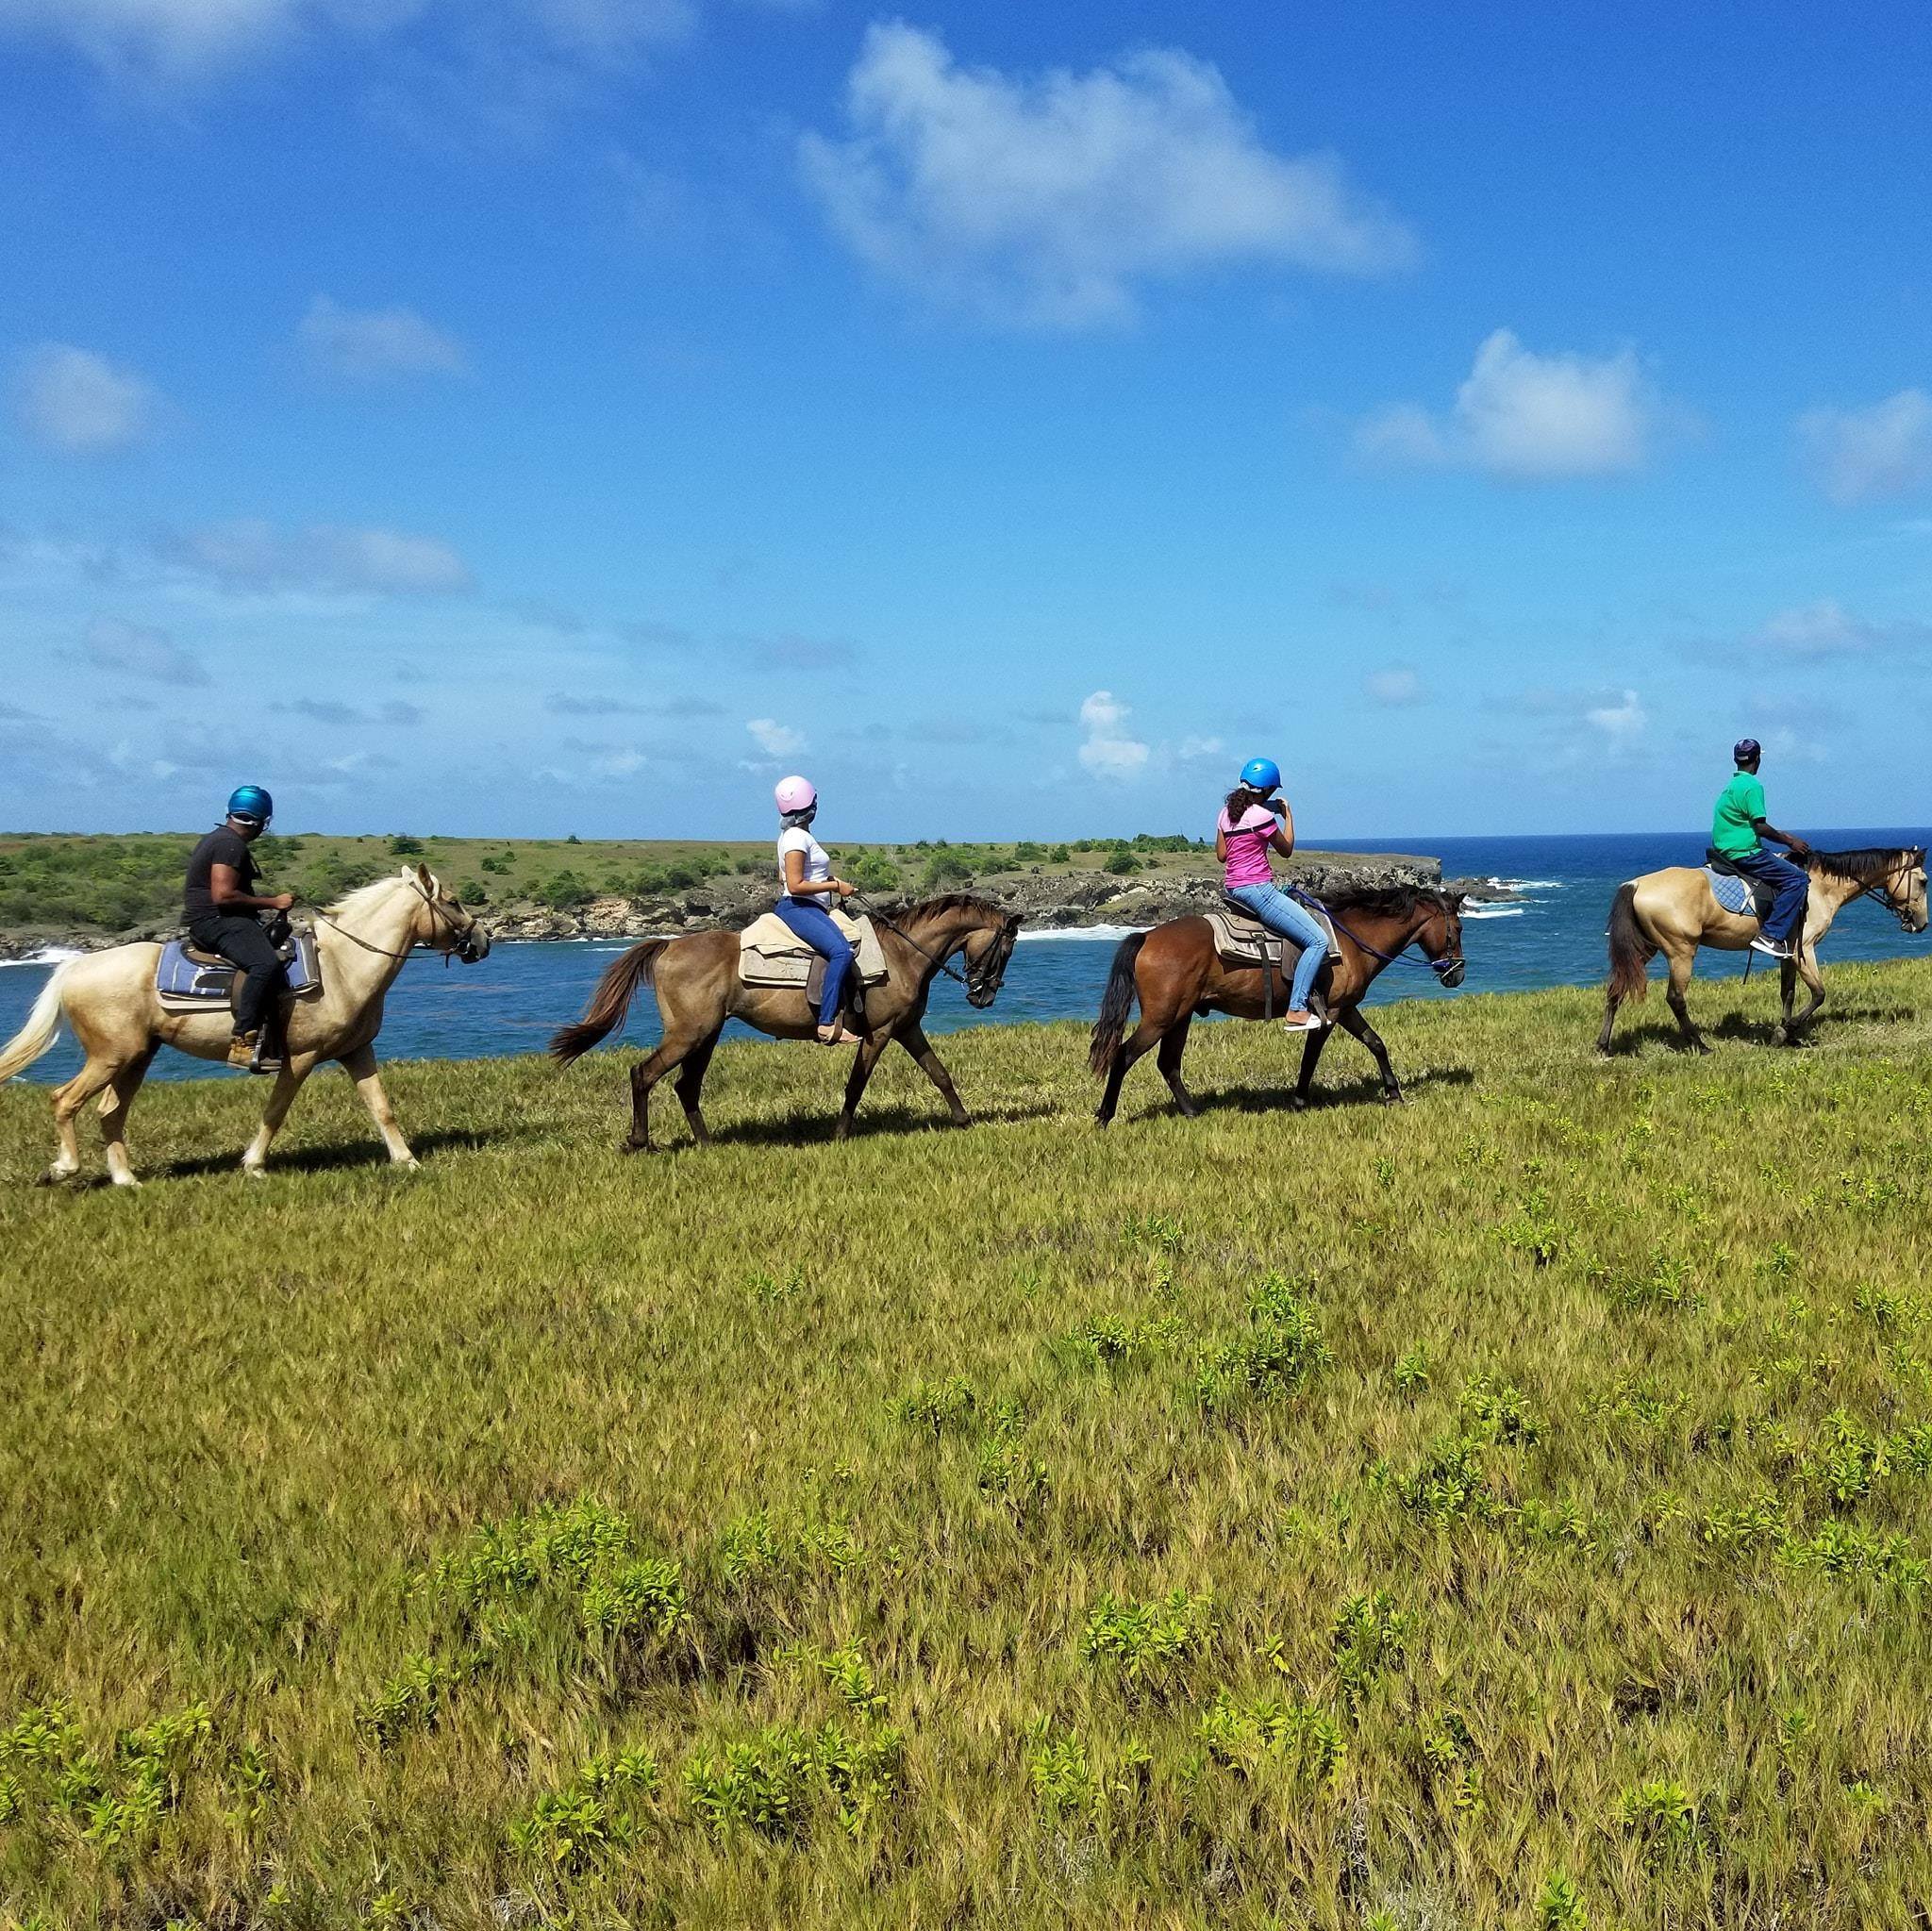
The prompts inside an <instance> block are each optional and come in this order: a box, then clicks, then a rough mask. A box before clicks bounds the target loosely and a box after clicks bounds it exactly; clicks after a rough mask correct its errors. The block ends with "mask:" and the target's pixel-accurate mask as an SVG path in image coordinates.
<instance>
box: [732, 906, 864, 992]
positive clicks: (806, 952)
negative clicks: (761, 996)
mask: <svg viewBox="0 0 1932 1931" xmlns="http://www.w3.org/2000/svg"><path fill="white" fill-rule="evenodd" d="M832 921H833V923H834V924H836V925H837V926H838V927H839V929H840V931H841V932H842V933H844V935H845V937H846V938H847V939H848V940H849V941H851V945H852V950H853V952H854V954H855V955H856V956H855V957H854V959H853V966H854V969H855V971H856V972H857V974H858V983H859V984H860V985H861V986H877V985H881V984H883V983H884V981H885V977H886V955H885V954H884V952H883V951H881V950H880V948H879V935H878V934H877V933H876V932H875V931H874V930H873V924H872V921H871V920H870V919H853V918H848V917H847V916H846V915H845V914H844V913H843V912H834V913H833V914H832ZM817 957H819V954H817V953H816V952H814V951H813V950H812V949H811V947H810V946H809V945H808V944H807V943H806V942H805V941H804V940H803V939H801V938H800V937H799V936H798V934H797V933H796V932H794V931H793V930H792V929H791V926H790V925H788V924H786V923H785V921H784V920H783V919H781V918H780V917H779V916H778V914H777V913H776V912H767V913H765V914H764V916H763V917H762V918H758V919H754V920H753V921H752V922H751V924H749V925H747V926H746V927H745V928H744V930H743V931H742V932H741V933H740V934H739V935H738V976H739V977H740V978H741V980H742V981H743V982H744V983H745V984H746V985H747V986H803V985H804V984H805V983H806V982H807V981H808V979H809V978H810V977H811V966H812V961H813V960H814V959H815V958H817Z"/></svg>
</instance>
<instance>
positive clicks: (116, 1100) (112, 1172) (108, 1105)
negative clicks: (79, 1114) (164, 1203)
mask: <svg viewBox="0 0 1932 1931" xmlns="http://www.w3.org/2000/svg"><path fill="white" fill-rule="evenodd" d="M154 1057H155V1048H154V1047H152V1046H150V1047H149V1048H148V1049H147V1051H146V1052H144V1053H142V1054H141V1055H140V1056H139V1057H136V1058H133V1059H130V1060H129V1061H128V1062H127V1064H126V1065H125V1066H124V1067H123V1068H122V1069H121V1071H120V1072H119V1073H117V1074H115V1075H114V1077H113V1078H112V1080H110V1081H109V1082H108V1090H107V1091H106V1092H104V1093H103V1094H102V1095H101V1145H102V1148H103V1150H104V1151H105V1152H106V1154H107V1156H108V1179H110V1180H111V1181H112V1182H113V1183H114V1185H115V1186H116V1187H139V1186H140V1185H141V1182H140V1181H139V1180H137V1179H136V1178H135V1177H134V1169H133V1168H132V1167H131V1166H129V1165H128V1163H127V1109H128V1107H131V1106H133V1104H134V1096H135V1094H136V1093H137V1092H139V1091H140V1090H141V1083H142V1080H143V1079H145V1078H146V1077H147V1070H148V1068H149V1067H150V1066H151V1065H152V1064H153V1063H154Z"/></svg>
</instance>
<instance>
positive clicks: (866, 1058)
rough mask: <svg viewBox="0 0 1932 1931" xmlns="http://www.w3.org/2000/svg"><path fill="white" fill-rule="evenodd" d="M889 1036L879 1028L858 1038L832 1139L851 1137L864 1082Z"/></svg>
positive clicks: (867, 1078) (863, 1090)
mask: <svg viewBox="0 0 1932 1931" xmlns="http://www.w3.org/2000/svg"><path fill="white" fill-rule="evenodd" d="M891 1037H892V1036H891V1033H890V1032H887V1031H883V1030H881V1031H879V1032H875V1033H867V1034H866V1036H865V1037H864V1038H863V1039H862V1040H859V1042H858V1052H857V1053H855V1054H854V1055H853V1056H852V1077H851V1078H850V1079H848V1080H847V1081H846V1082H845V1106H844V1108H843V1110H842V1111H841V1113H840V1115H839V1124H838V1125H837V1126H836V1127H835V1128H834V1129H833V1133H832V1137H833V1139H835V1140H850V1139H851V1138H852V1121H853V1116H854V1115H855V1114H857V1112H858V1103H859V1101H860V1100H861V1099H863V1098H864V1097H865V1083H866V1081H867V1080H869V1079H870V1078H871V1077H872V1070H873V1068H874V1066H876V1065H877V1064H878V1063H879V1055H880V1054H881V1053H883V1052H884V1051H885V1050H886V1044H887V1042H888V1040H891ZM955 1104H956V1105H957V1104H958V1102H957V1101H956V1102H955Z"/></svg>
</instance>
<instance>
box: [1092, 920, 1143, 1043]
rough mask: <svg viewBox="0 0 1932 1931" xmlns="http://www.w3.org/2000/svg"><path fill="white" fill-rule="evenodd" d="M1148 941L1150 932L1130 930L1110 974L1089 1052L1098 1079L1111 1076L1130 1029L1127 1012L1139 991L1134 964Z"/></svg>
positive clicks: (1121, 943) (1115, 957) (1116, 955)
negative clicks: (1117, 1054) (1116, 1056)
mask: <svg viewBox="0 0 1932 1931" xmlns="http://www.w3.org/2000/svg"><path fill="white" fill-rule="evenodd" d="M1146 942H1147V935H1146V933H1144V932H1129V933H1128V934H1127V936H1126V937H1125V938H1124V939H1123V940H1122V941H1121V942H1120V949H1119V950H1118V951H1117V952H1116V953H1115V954H1114V956H1113V970H1112V971H1111V972H1110V973H1108V975H1107V991H1106V992H1105V993H1104V994H1103V995H1102V998H1101V1001H1100V1017H1099V1018H1098V1019H1096V1020H1095V1021H1094V1022H1093V1044H1092V1047H1091V1050H1090V1051H1089V1053H1088V1055H1087V1064H1088V1065H1089V1066H1090V1067H1091V1068H1092V1069H1093V1076H1094V1078H1095V1079H1105V1078H1106V1077H1107V1075H1108V1073H1109V1072H1110V1071H1111V1070H1112V1067H1113V1056H1114V1055H1115V1054H1116V1053H1118V1052H1119V1051H1120V1049H1121V1036H1122V1035H1123V1034H1124V1032H1125V1031H1126V1029H1127V1014H1128V1013H1130V1012H1131V1011H1133V1009H1134V999H1135V995H1136V991H1137V988H1136V987H1135V984H1134V965H1135V961H1136V960H1138V959H1139V958H1140V957H1141V947H1142V946H1143V945H1145V944H1146Z"/></svg>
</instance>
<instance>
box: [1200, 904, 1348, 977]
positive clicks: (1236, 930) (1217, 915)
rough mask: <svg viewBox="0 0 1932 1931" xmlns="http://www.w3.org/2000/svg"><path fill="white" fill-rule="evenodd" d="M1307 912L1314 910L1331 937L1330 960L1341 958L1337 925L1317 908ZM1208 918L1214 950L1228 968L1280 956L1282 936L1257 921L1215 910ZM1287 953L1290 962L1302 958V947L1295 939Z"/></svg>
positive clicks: (1255, 964) (1329, 941)
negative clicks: (1279, 949) (1336, 934)
mask: <svg viewBox="0 0 1932 1931" xmlns="http://www.w3.org/2000/svg"><path fill="white" fill-rule="evenodd" d="M1304 909H1305V910H1313V911H1314V915H1315V917H1316V918H1317V919H1318V920H1319V921H1320V922H1321V924H1322V927H1323V929H1324V931H1325V932H1326V933H1327V934H1328V957H1330V958H1340V957H1341V946H1340V945H1338V944H1337V943H1336V941H1335V922H1334V921H1333V920H1332V919H1331V918H1329V916H1328V914H1327V913H1326V912H1324V911H1322V910H1320V909H1317V908H1315V907H1304ZM1207 916H1208V924H1209V925H1211V926H1212V927H1213V928H1214V950H1215V952H1216V953H1217V954H1218V955H1219V956H1220V957H1221V958H1222V959H1223V960H1224V961H1225V963H1227V964H1228V965H1249V966H1258V965H1259V964H1260V963H1261V961H1262V957H1263V956H1264V954H1265V955H1267V956H1268V957H1270V958H1271V960H1272V959H1273V958H1274V957H1278V956H1279V955H1278V954H1276V952H1275V948H1276V947H1277V946H1278V945H1279V944H1280V943H1281V935H1280V934H1279V933H1278V932H1271V931H1270V930H1269V929H1268V928H1267V926H1266V925H1264V924H1261V922H1260V921H1259V920H1258V919H1244V918H1242V917H1241V914H1240V913H1239V912H1233V911H1212V912H1209V913H1208V915H1207ZM1288 952H1289V957H1290V959H1291V961H1292V960H1294V959H1297V958H1299V957H1301V956H1302V949H1301V947H1300V946H1299V945H1297V944H1296V943H1295V942H1294V941H1293V940H1292V939H1291V940H1290V941H1288Z"/></svg>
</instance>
